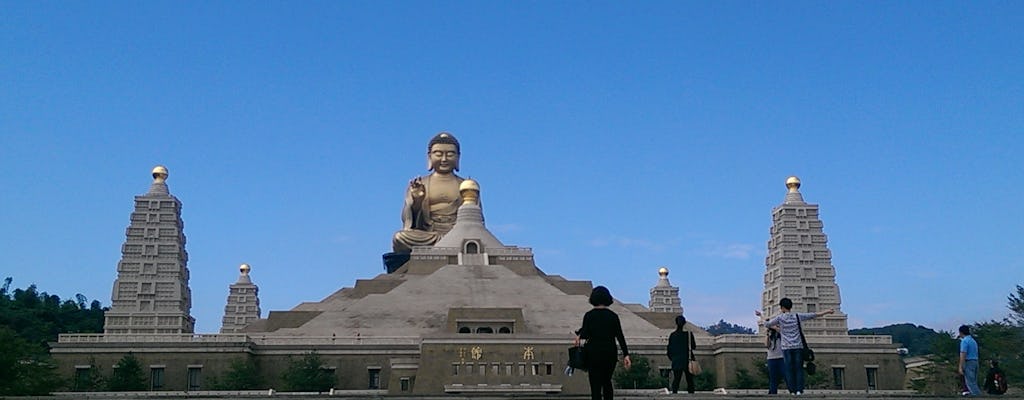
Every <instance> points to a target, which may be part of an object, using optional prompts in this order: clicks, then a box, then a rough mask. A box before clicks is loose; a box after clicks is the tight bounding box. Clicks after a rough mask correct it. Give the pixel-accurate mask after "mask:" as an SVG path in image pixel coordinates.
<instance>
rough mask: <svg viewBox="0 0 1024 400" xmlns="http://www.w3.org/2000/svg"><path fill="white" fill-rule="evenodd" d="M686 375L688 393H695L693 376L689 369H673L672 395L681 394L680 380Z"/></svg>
mask: <svg viewBox="0 0 1024 400" xmlns="http://www.w3.org/2000/svg"><path fill="white" fill-rule="evenodd" d="M684 374H685V375H686V392H687V393H693V392H694V390H693V374H691V373H690V370H689V369H687V368H680V369H675V368H673V369H672V393H679V379H680V378H682V377H683V375H684Z"/></svg>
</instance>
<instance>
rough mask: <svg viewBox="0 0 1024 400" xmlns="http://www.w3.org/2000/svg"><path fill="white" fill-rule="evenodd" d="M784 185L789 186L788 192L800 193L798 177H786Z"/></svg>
mask: <svg viewBox="0 0 1024 400" xmlns="http://www.w3.org/2000/svg"><path fill="white" fill-rule="evenodd" d="M786 187H788V188H789V192H790V193H800V178H797V177H795V176H791V177H789V178H786Z"/></svg>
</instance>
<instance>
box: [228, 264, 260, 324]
mask: <svg viewBox="0 0 1024 400" xmlns="http://www.w3.org/2000/svg"><path fill="white" fill-rule="evenodd" d="M250 270H252V268H251V267H249V264H242V265H241V266H239V267H238V271H239V274H238V281H237V282H235V283H233V284H231V286H229V287H228V303H227V305H226V306H224V318H223V319H222V320H221V326H220V333H237V332H241V331H242V328H245V326H246V325H249V323H251V322H253V321H256V320H258V319H260V288H259V286H256V284H255V283H252V279H251V278H249V271H250Z"/></svg>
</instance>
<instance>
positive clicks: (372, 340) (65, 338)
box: [57, 333, 892, 346]
mask: <svg viewBox="0 0 1024 400" xmlns="http://www.w3.org/2000/svg"><path fill="white" fill-rule="evenodd" d="M628 339H629V343H630V345H638V346H664V345H665V343H667V342H668V336H667V335H666V336H660V337H629V338H628ZM420 341H421V339H420V338H419V337H416V336H368V337H360V336H275V335H246V334H240V333H220V334H126V335H103V334H84V333H62V334H60V335H59V336H58V338H57V342H58V343H245V342H250V343H255V344H259V345H419V344H420ZM807 341H808V342H810V343H812V344H883V345H884V344H892V336H882V335H849V336H845V335H844V336H808V337H807ZM711 344H758V345H761V344H764V337H763V336H761V335H736V334H730V335H719V336H714V337H697V345H698V346H706V345H711Z"/></svg>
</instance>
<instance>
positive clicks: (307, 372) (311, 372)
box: [281, 351, 337, 392]
mask: <svg viewBox="0 0 1024 400" xmlns="http://www.w3.org/2000/svg"><path fill="white" fill-rule="evenodd" d="M281 379H282V380H283V381H284V385H285V389H286V390H289V391H293V392H326V391H329V390H331V388H333V387H334V384H335V383H336V382H337V378H336V377H335V376H334V371H331V370H328V369H326V368H324V363H323V360H321V359H320V355H319V354H317V353H316V352H315V351H314V352H310V353H307V354H306V355H304V356H302V358H299V359H297V360H296V359H292V360H290V361H289V363H288V368H287V369H286V370H285V371H284V374H282V375H281Z"/></svg>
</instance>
